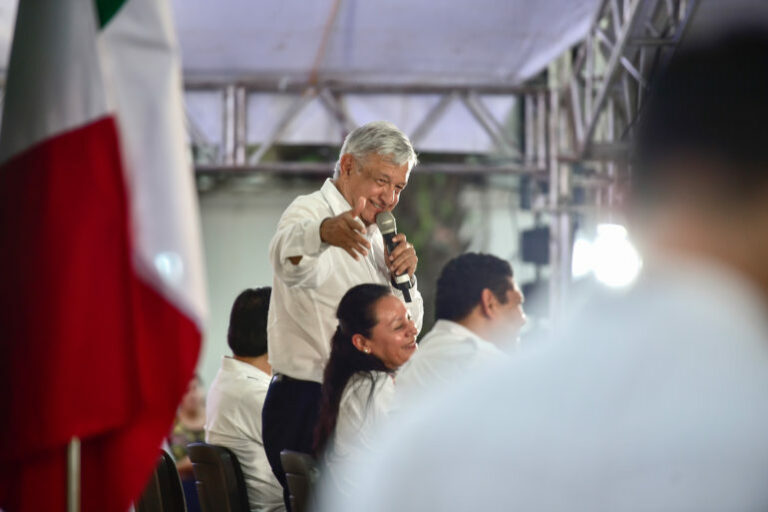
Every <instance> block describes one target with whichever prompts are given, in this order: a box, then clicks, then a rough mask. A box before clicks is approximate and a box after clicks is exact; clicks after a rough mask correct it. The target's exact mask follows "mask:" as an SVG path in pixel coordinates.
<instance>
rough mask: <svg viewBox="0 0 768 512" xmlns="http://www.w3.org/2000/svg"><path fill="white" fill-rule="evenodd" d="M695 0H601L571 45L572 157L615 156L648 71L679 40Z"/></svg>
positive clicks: (621, 151)
mask: <svg viewBox="0 0 768 512" xmlns="http://www.w3.org/2000/svg"><path fill="white" fill-rule="evenodd" d="M696 5H697V1H696V0H603V1H602V3H601V5H600V9H599V11H598V13H597V15H596V17H595V19H594V21H593V23H592V26H591V28H590V30H589V33H588V35H587V38H586V39H585V40H584V41H583V42H582V43H581V44H580V45H579V46H578V47H577V49H576V55H575V59H574V64H573V73H572V76H571V80H570V83H569V84H568V91H567V92H568V100H569V101H568V108H569V110H570V117H571V121H572V126H573V139H574V140H573V143H572V144H571V147H573V149H574V154H573V157H574V158H575V159H577V160H592V159H595V160H615V159H617V158H621V157H623V156H625V155H626V152H627V149H628V140H629V138H630V137H631V135H632V130H633V126H634V123H635V121H636V119H637V116H638V113H639V112H640V109H641V108H642V105H643V101H644V100H645V96H646V93H647V89H648V83H649V81H650V79H651V78H652V77H653V74H654V72H655V71H656V70H657V69H658V68H659V67H660V66H662V65H663V64H664V63H665V61H666V60H667V59H668V58H669V57H670V56H671V54H672V52H673V51H674V49H675V47H676V46H677V45H678V43H679V42H680V39H681V37H682V35H683V31H684V29H685V27H686V26H687V23H688V20H689V19H690V16H691V14H692V12H693V10H694V9H695V7H696Z"/></svg>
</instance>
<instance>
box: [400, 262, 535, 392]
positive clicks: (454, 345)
mask: <svg viewBox="0 0 768 512" xmlns="http://www.w3.org/2000/svg"><path fill="white" fill-rule="evenodd" d="M435 318H437V322H436V323H435V325H434V327H433V328H432V330H431V331H430V332H429V333H428V334H427V335H426V336H424V339H423V340H421V343H420V344H419V350H418V351H417V352H416V353H415V354H414V355H413V357H411V359H410V360H409V361H408V362H407V363H405V365H403V367H402V368H401V369H400V371H399V372H398V375H397V402H398V403H399V404H403V403H406V402H410V401H412V400H415V399H417V398H418V396H419V395H420V394H422V393H423V392H424V391H427V390H431V389H435V388H436V387H440V386H443V385H444V384H448V383H450V382H453V381H455V380H456V379H458V378H460V377H461V376H462V375H464V374H465V373H467V372H468V371H470V370H473V369H475V368H478V367H482V366H486V365H488V364H492V363H493V362H499V361H501V360H504V359H506V357H507V355H506V353H504V352H502V350H500V348H499V346H501V345H504V344H506V343H513V342H514V341H515V340H516V339H517V335H518V333H519V331H520V328H521V327H522V326H523V325H525V322H526V317H525V313H524V312H523V295H522V293H521V292H520V290H519V288H518V287H517V285H516V284H515V282H514V279H513V274H512V267H511V266H510V264H509V263H508V262H507V261H504V260H502V259H500V258H497V257H496V256H492V255H490V254H478V253H466V254H462V255H461V256H458V257H456V258H454V259H452V260H451V261H449V262H448V263H447V264H446V265H445V267H444V268H443V270H442V272H441V273H440V277H439V278H438V281H437V292H436V296H435Z"/></svg>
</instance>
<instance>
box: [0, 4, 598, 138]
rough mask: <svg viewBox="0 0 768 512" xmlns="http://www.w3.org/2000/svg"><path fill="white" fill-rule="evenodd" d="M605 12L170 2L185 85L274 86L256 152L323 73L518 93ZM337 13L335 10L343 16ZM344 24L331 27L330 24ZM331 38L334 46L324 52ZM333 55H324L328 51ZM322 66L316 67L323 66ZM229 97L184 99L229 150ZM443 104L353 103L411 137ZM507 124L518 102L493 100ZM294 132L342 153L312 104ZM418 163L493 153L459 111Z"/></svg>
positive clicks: (264, 106) (258, 125)
mask: <svg viewBox="0 0 768 512" xmlns="http://www.w3.org/2000/svg"><path fill="white" fill-rule="evenodd" d="M599 3H600V0H471V1H470V0H441V1H439V2H438V1H434V0H381V1H363V0H339V1H338V4H336V0H313V1H310V2H298V1H296V0H220V1H218V2H212V1H211V0H172V4H173V9H174V16H175V21H176V30H177V34H178V39H179V43H180V47H181V54H182V66H183V69H184V74H185V77H186V78H187V80H191V81H197V80H203V81H212V82H215V83H221V84H226V83H237V82H239V83H243V82H249V81H251V80H253V81H258V82H259V83H264V82H266V83H270V84H274V90H272V91H271V92H270V91H262V92H261V93H260V94H252V95H250V97H249V105H248V107H247V116H248V122H247V124H248V134H247V141H248V142H249V143H259V142H262V141H264V140H265V138H267V136H268V133H269V132H270V131H271V130H272V127H273V126H274V125H275V124H277V123H278V122H279V120H280V119H281V118H282V116H283V114H284V112H286V109H287V108H288V105H290V104H291V102H292V101H294V100H293V98H292V97H291V95H289V94H281V93H280V88H281V85H286V84H289V83H295V84H299V85H300V84H304V83H307V81H308V79H309V77H310V72H311V71H312V70H313V67H314V66H315V63H316V62H317V70H316V71H317V78H318V80H319V81H320V82H326V81H328V82H337V83H344V84H351V85H353V86H354V85H363V86H364V85H381V84H384V85H388V86H394V87H393V90H394V91H396V90H397V89H398V86H401V85H420V86H464V87H467V86H469V87H472V86H499V87H509V86H515V85H519V84H521V83H522V82H524V81H525V80H527V79H529V78H531V77H532V76H534V75H536V74H537V73H538V72H540V71H541V70H542V69H544V68H545V67H546V66H547V64H549V63H550V62H551V61H552V60H553V59H554V58H556V57H557V56H558V55H560V54H561V53H562V52H563V51H565V50H566V49H568V48H569V47H570V46H571V45H573V44H575V43H576V42H578V41H579V40H581V39H583V38H584V36H585V34H586V32H587V30H588V29H589V26H590V23H591V22H592V21H593V18H594V16H595V13H596V11H597V8H598V4H599ZM16 4H17V1H16V0H0V68H2V69H3V70H4V69H5V68H6V67H7V59H8V54H9V50H10V42H11V36H12V32H13V23H14V21H15V12H16ZM335 7H338V9H336V10H335V9H334V8H335ZM334 11H335V13H336V15H335V16H333V13H334ZM326 32H327V36H328V37H327V40H326V44H325V45H323V44H322V41H323V39H324V34H325V33H326ZM322 46H324V48H323V51H319V48H320V47H322ZM318 55H319V57H318ZM220 99H221V94H220V91H215V90H211V91H198V92H190V93H188V94H187V95H186V101H187V110H188V114H189V116H190V118H191V120H192V121H193V122H194V123H195V124H196V125H197V128H198V131H199V132H201V133H202V134H203V135H204V136H205V138H206V139H207V140H209V141H210V142H211V143H212V144H215V145H217V146H219V147H221V144H222V143H223V140H222V131H223V129H224V128H223V126H222V115H223V114H222V113H223V108H224V107H223V104H222V102H221V101H220ZM438 99H439V96H437V95H432V94H420V95H419V94H417V95H414V94H410V95H408V94H388V95H360V96H355V95H354V94H350V95H347V97H346V99H345V107H346V109H347V110H348V113H349V115H350V117H351V119H352V120H353V121H354V122H355V123H356V124H362V123H365V122H367V121H370V120H373V119H389V120H391V121H393V122H394V123H395V124H398V125H400V126H402V128H403V129H404V130H405V131H406V132H408V133H410V131H411V130H412V129H413V128H415V127H416V126H417V125H418V123H419V121H420V120H421V119H422V118H423V116H424V115H425V114H426V113H427V112H428V110H429V108H431V106H432V105H434V104H435V103H436V102H437V101H438ZM485 101H486V103H487V106H488V109H489V111H490V112H491V113H492V115H493V117H495V118H496V120H497V121H498V122H499V123H502V124H503V123H505V121H506V120H507V119H509V116H510V115H511V109H512V108H513V107H514V104H515V102H514V100H513V98H511V97H509V96H507V97H506V98H505V97H503V96H502V97H497V98H494V97H486V99H485ZM305 111H306V112H304V113H302V115H301V116H300V117H297V118H296V119H294V120H293V121H291V123H290V124H289V126H288V127H287V129H286V130H285V132H284V134H283V137H281V142H282V143H287V144H339V143H340V142H341V136H342V133H341V131H340V130H339V129H338V125H337V123H336V122H335V120H333V119H332V118H331V117H330V115H329V114H328V112H327V111H326V110H325V109H323V108H322V107H321V106H320V105H319V104H318V102H317V100H314V101H313V102H312V104H310V105H309V106H308V107H307V108H306V109H305ZM418 149H419V150H421V151H446V152H487V151H493V150H494V144H493V141H492V140H490V138H489V136H488V135H487V134H486V133H485V132H484V131H483V130H482V128H480V127H479V126H478V124H477V123H476V122H474V121H473V119H472V117H471V115H470V114H469V113H468V112H467V111H466V108H465V107H464V106H463V105H461V104H456V103H454V104H453V105H451V107H450V108H449V109H448V110H447V111H446V112H445V114H444V115H443V116H442V118H441V122H440V123H439V125H437V126H436V127H435V128H434V130H432V131H431V132H430V133H429V134H428V135H427V136H426V137H424V140H423V141H421V143H420V144H419V147H418Z"/></svg>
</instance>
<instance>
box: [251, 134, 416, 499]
mask: <svg viewBox="0 0 768 512" xmlns="http://www.w3.org/2000/svg"><path fill="white" fill-rule="evenodd" d="M415 164H416V153H415V152H414V150H413V147H412V146H411V143H410V141H409V140H408V137H406V136H405V134H403V133H402V132H401V131H400V130H398V129H397V127H396V126H394V125H393V124H391V123H387V122H382V121H378V122H373V123H368V124H366V125H363V126H361V127H359V128H357V129H355V130H353V131H352V132H351V133H350V134H349V135H348V136H347V138H346V140H345V141H344V145H343V146H342V148H341V152H340V155H339V160H338V162H337V163H336V170H335V173H334V176H333V178H332V179H328V180H326V182H325V183H324V184H323V186H322V188H321V189H320V190H318V191H316V192H314V193H312V194H309V195H306V196H301V197H298V198H296V199H295V200H294V201H293V203H291V205H290V206H289V207H288V208H287V209H286V210H285V212H284V213H283V215H282V217H281V218H280V221H279V223H278V226H277V232H276V233H275V236H274V237H273V238H272V242H271V243H270V247H269V255H270V260H271V263H272V267H273V270H274V276H275V277H274V284H273V297H272V304H271V305H270V309H269V324H268V332H269V362H270V364H271V365H272V368H273V369H274V372H275V376H274V377H273V379H272V383H271V384H270V387H269V392H268V393H267V398H266V402H265V404H264V410H263V414H262V416H263V425H264V447H265V449H266V452H267V457H268V458H269V462H270V465H271V466H272V469H273V470H274V472H275V475H276V476H277V477H278V479H279V480H280V482H281V483H282V484H283V487H284V489H285V488H287V485H286V482H285V475H284V473H283V470H282V465H281V463H280V452H281V451H282V450H285V449H288V450H294V451H299V452H306V453H310V452H311V451H312V440H313V428H314V425H315V423H316V422H317V415H318V410H319V403H320V383H321V382H322V380H323V370H324V368H325V365H326V363H327V361H328V357H329V355H330V350H331V337H332V336H333V333H334V331H335V330H336V308H337V306H338V304H339V301H340V300H341V298H342V296H344V294H345V293H346V292H347V290H349V289H350V288H352V287H353V286H356V285H358V284H363V283H374V284H382V285H386V286H390V287H391V288H392V293H393V294H394V295H395V296H396V297H397V298H398V299H400V300H403V301H404V303H405V307H406V309H407V310H408V312H409V314H410V316H411V318H412V319H413V321H414V323H415V324H416V327H417V329H421V322H422V316H423V307H422V299H421V294H420V293H419V292H418V290H417V289H416V281H415V276H414V273H415V271H416V264H417V262H418V258H417V256H416V252H415V251H414V249H413V246H412V245H411V244H410V243H408V241H407V240H406V237H405V235H404V234H402V233H398V234H397V235H396V236H395V237H394V239H393V242H394V244H395V247H394V249H393V250H392V254H389V253H388V251H385V246H384V240H383V237H382V234H381V231H379V229H378V227H377V225H376V216H377V215H378V214H380V213H382V212H388V211H391V210H392V209H393V208H394V207H395V206H396V205H397V203H398V201H399V200H400V194H401V193H402V191H403V190H404V189H405V187H406V185H407V184H408V178H409V176H410V172H411V169H412V168H413V166H414V165H415ZM406 274H407V276H408V277H410V282H409V279H408V278H406V279H404V281H405V282H404V284H403V285H400V286H410V289H409V290H407V291H409V295H410V301H409V300H407V298H406V297H405V296H404V294H403V292H402V291H401V290H400V289H397V288H396V287H395V286H394V285H393V284H392V282H393V278H394V277H400V278H402V277H403V276H405V275H406ZM286 506H288V507H289V506H290V505H289V502H288V499H287V490H286Z"/></svg>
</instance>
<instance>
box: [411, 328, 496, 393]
mask: <svg viewBox="0 0 768 512" xmlns="http://www.w3.org/2000/svg"><path fill="white" fill-rule="evenodd" d="M508 358H509V356H508V355H507V354H506V353H505V352H503V351H501V350H500V349H499V348H498V347H497V346H496V345H494V344H493V343H491V342H489V341H486V340H484V339H482V338H481V337H480V336H478V335H477V334H475V333H474V332H472V331H471V330H469V329H467V328H466V327H464V326H463V325H460V324H458V323H456V322H452V321H450V320H438V321H437V322H435V325H434V327H432V330H431V331H429V333H427V334H426V336H424V338H423V339H422V340H421V342H420V343H419V349H418V350H417V351H416V352H415V353H414V354H413V356H411V358H410V359H409V360H408V361H407V362H406V363H405V364H404V365H403V366H402V367H401V368H400V370H399V371H398V372H397V402H398V404H404V403H407V402H411V401H414V400H417V399H418V397H419V396H420V395H422V394H423V393H425V392H427V391H429V390H431V389H434V388H435V387H443V386H445V385H446V384H449V383H451V382H454V381H456V380H458V379H459V378H461V377H462V376H464V375H466V374H468V373H470V372H472V371H475V370H477V369H479V368H483V367H486V368H487V367H490V366H492V365H496V364H501V363H502V362H503V361H505V360H507V359H508Z"/></svg>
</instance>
